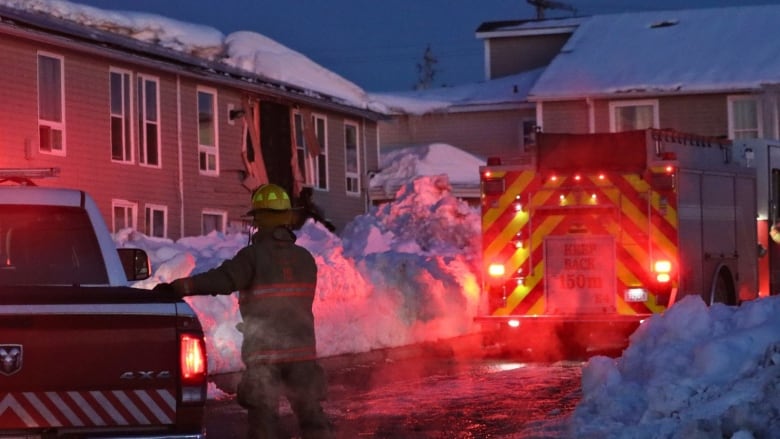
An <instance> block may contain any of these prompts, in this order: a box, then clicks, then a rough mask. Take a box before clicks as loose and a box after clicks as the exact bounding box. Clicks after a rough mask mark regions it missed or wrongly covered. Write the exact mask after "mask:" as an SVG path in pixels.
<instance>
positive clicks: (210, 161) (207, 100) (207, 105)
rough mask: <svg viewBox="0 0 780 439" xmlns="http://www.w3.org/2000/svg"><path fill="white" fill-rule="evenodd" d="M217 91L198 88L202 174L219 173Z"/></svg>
mask: <svg viewBox="0 0 780 439" xmlns="http://www.w3.org/2000/svg"><path fill="white" fill-rule="evenodd" d="M216 114H217V92H216V91H215V90H213V89H206V88H200V87H199V88H198V163H199V166H200V172H201V174H206V175H218V174H219V171H218V169H219V163H218V151H219V150H218V146H217V117H216Z"/></svg>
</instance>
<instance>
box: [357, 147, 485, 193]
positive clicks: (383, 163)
mask: <svg viewBox="0 0 780 439" xmlns="http://www.w3.org/2000/svg"><path fill="white" fill-rule="evenodd" d="M483 165H485V160H484V159H482V158H480V157H477V156H475V155H473V154H470V153H468V152H466V151H464V150H462V149H460V148H457V147H455V146H452V145H449V144H446V143H431V144H426V145H416V146H406V147H401V148H397V149H384V150H383V151H382V155H381V157H380V163H379V166H380V168H381V172H379V173H378V174H376V175H374V176H373V177H371V180H370V181H369V186H370V187H371V188H372V189H374V190H381V191H382V192H384V194H385V195H386V196H389V195H392V194H394V193H395V192H396V191H397V190H398V189H399V188H400V187H401V186H403V185H405V184H407V183H408V182H410V181H412V180H414V179H415V178H416V177H417V176H423V175H425V176H435V175H446V176H447V178H448V183H447V184H452V185H456V186H469V185H470V186H479V167H480V166H483Z"/></svg>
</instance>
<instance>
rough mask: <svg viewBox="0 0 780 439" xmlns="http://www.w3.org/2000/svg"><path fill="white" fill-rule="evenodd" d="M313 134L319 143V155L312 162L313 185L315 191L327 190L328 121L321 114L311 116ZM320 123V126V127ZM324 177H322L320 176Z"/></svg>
mask: <svg viewBox="0 0 780 439" xmlns="http://www.w3.org/2000/svg"><path fill="white" fill-rule="evenodd" d="M311 118H312V123H313V124H314V134H315V135H316V136H317V139H319V141H320V153H319V155H318V156H317V157H315V160H314V172H313V175H312V176H313V179H312V180H313V181H312V182H313V183H314V188H315V189H320V190H325V191H326V190H328V188H329V187H330V185H329V184H328V119H327V118H326V117H325V115H322V114H312V115H311ZM320 122H322V124H321V125H320ZM323 173H324V174H325V175H322V174H323Z"/></svg>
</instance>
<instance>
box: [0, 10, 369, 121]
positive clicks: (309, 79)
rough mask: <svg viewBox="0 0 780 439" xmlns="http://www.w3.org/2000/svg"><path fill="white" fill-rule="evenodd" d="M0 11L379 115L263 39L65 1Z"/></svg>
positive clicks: (350, 88) (354, 93)
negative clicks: (70, 26)
mask: <svg viewBox="0 0 780 439" xmlns="http://www.w3.org/2000/svg"><path fill="white" fill-rule="evenodd" d="M0 6H5V7H9V8H12V9H16V10H20V11H26V12H29V13H34V14H43V15H46V16H49V17H53V18H57V19H61V20H66V21H69V22H73V23H76V24H79V25H83V26H86V27H90V28H93V29H97V30H101V31H105V32H110V33H114V34H118V35H123V36H127V37H130V38H134V39H136V40H139V41H143V42H146V43H150V44H154V45H157V46H159V47H163V48H167V49H171V50H174V51H177V52H181V53H184V54H187V55H191V56H195V57H198V58H202V59H206V60H208V61H212V62H217V63H224V64H225V65H227V66H231V67H235V68H240V69H242V70H245V71H247V72H249V73H254V74H256V75H258V76H259V77H261V78H267V79H270V80H274V81H279V82H282V83H285V84H290V85H294V86H297V87H301V88H303V89H306V90H310V91H315V92H319V93H322V94H326V95H329V96H332V97H335V98H338V99H341V100H343V101H344V102H345V104H346V105H351V106H354V107H357V108H361V109H369V110H372V111H378V112H381V111H382V108H381V107H376V105H375V104H372V103H371V102H369V101H368V96H367V94H366V93H365V91H364V90H363V89H361V88H360V87H359V86H357V85H355V84H354V83H352V82H350V81H348V80H346V79H344V78H343V77H341V76H339V75H337V74H336V73H334V72H332V71H329V70H327V69H325V68H324V67H322V66H320V65H319V64H317V63H315V62H314V61H312V60H311V59H309V58H308V57H306V56H304V55H302V54H300V53H298V52H296V51H294V50H292V49H290V48H288V47H286V46H284V45H282V44H280V43H278V42H276V41H274V40H272V39H270V38H267V37H265V36H263V35H261V34H258V33H255V32H250V31H238V32H234V33H232V34H230V35H228V36H225V35H224V34H223V33H222V32H220V31H219V30H217V29H215V28H212V27H209V26H205V25H199V24H193V23H186V22H182V21H178V20H174V19H171V18H167V17H163V16H159V15H155V14H149V13H143V12H127V11H109V10H103V9H99V8H95V7H92V6H87V5H81V4H77V3H71V2H69V1H66V0H0Z"/></svg>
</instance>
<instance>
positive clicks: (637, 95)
mask: <svg viewBox="0 0 780 439" xmlns="http://www.w3.org/2000/svg"><path fill="white" fill-rule="evenodd" d="M758 90H760V88H759V87H735V88H712V89H700V90H657V91H654V90H647V91H626V92H598V93H589V94H576V95H574V94H571V95H551V96H545V95H538V96H534V95H529V96H528V100H529V101H530V102H533V103H540V102H562V101H581V100H612V99H649V98H660V97H670V96H691V95H711V94H724V93H751V92H756V91H758Z"/></svg>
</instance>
